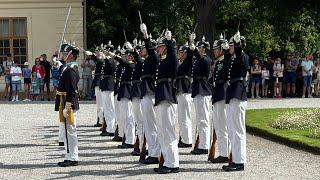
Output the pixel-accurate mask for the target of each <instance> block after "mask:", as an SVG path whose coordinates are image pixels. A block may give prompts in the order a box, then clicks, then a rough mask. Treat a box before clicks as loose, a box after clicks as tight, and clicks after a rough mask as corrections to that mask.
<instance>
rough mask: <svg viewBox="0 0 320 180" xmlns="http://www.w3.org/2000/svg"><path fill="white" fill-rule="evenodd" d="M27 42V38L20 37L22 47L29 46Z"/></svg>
mask: <svg viewBox="0 0 320 180" xmlns="http://www.w3.org/2000/svg"><path fill="white" fill-rule="evenodd" d="M26 44H27V43H26V39H20V47H27V46H26Z"/></svg>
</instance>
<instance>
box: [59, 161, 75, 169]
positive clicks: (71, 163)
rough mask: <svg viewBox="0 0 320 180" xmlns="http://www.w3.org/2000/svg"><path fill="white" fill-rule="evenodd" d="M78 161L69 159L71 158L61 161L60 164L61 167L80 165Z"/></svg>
mask: <svg viewBox="0 0 320 180" xmlns="http://www.w3.org/2000/svg"><path fill="white" fill-rule="evenodd" d="M78 164H79V163H78V161H69V160H64V161H63V162H59V163H58V166H60V167H68V166H78Z"/></svg>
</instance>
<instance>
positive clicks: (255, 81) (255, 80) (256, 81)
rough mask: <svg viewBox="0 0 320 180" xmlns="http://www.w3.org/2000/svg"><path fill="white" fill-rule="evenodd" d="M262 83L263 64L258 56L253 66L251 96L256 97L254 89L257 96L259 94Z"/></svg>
mask: <svg viewBox="0 0 320 180" xmlns="http://www.w3.org/2000/svg"><path fill="white" fill-rule="evenodd" d="M260 83H261V66H260V63H259V60H258V59H257V58H255V59H254V61H253V64H252V66H251V98H254V90H256V97H257V98H260V96H259V87H260Z"/></svg>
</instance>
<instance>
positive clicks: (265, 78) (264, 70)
mask: <svg viewBox="0 0 320 180" xmlns="http://www.w3.org/2000/svg"><path fill="white" fill-rule="evenodd" d="M261 79H262V82H261V83H262V97H265V98H266V97H268V87H269V80H270V72H269V70H268V69H267V66H266V65H265V66H263V68H262V71H261Z"/></svg>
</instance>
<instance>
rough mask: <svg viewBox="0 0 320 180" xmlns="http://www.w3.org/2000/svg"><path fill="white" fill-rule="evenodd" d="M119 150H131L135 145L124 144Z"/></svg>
mask: <svg viewBox="0 0 320 180" xmlns="http://www.w3.org/2000/svg"><path fill="white" fill-rule="evenodd" d="M118 148H120V149H129V148H133V144H126V143H123V144H121V145H119V146H118Z"/></svg>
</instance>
